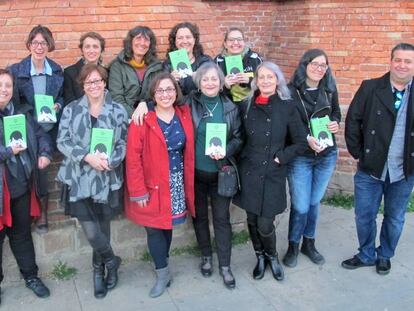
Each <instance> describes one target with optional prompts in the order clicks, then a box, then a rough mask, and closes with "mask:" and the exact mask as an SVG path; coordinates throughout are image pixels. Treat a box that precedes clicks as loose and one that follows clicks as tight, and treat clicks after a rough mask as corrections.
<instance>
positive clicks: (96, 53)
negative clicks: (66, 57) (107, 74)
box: [63, 32, 105, 106]
mask: <svg viewBox="0 0 414 311" xmlns="http://www.w3.org/2000/svg"><path fill="white" fill-rule="evenodd" d="M79 41H80V42H79V48H80V50H81V51H82V58H81V59H80V60H79V61H78V62H77V63H75V64H73V65H71V66H69V67H67V68H66V69H65V71H64V73H63V74H64V78H65V80H64V82H63V100H64V102H65V106H66V105H67V104H69V103H70V102H72V101H74V100H75V99H79V98H81V97H82V96H83V95H84V94H85V92H84V91H83V89H82V88H81V86H80V85H79V83H78V76H79V73H80V72H81V70H82V68H83V66H84V65H85V64H88V63H93V64H98V65H102V53H103V51H104V50H105V39H104V38H103V37H102V36H101V35H100V34H99V33H96V32H87V33H85V34H83V35H82V36H81V37H80V40H79Z"/></svg>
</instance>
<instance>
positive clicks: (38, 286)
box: [26, 276, 50, 298]
mask: <svg viewBox="0 0 414 311" xmlns="http://www.w3.org/2000/svg"><path fill="white" fill-rule="evenodd" d="M26 287H27V288H30V289H31V290H32V291H33V293H35V295H36V296H37V297H39V298H46V297H49V296H50V291H49V289H48V288H47V287H46V285H45V284H43V282H42V280H41V279H39V278H38V277H37V276H35V277H31V278H29V279H27V280H26Z"/></svg>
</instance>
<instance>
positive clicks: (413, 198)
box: [322, 193, 414, 214]
mask: <svg viewBox="0 0 414 311" xmlns="http://www.w3.org/2000/svg"><path fill="white" fill-rule="evenodd" d="M322 203H323V204H326V205H330V206H335V207H340V208H343V209H347V210H349V209H352V208H353V207H354V196H353V195H350V194H334V195H331V196H329V197H326V198H324V199H323V200H322ZM413 212H414V194H413V193H411V195H410V200H409V201H408V205H407V213H413ZM379 213H380V214H384V204H381V206H380V209H379Z"/></svg>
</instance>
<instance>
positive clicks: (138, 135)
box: [126, 73, 195, 298]
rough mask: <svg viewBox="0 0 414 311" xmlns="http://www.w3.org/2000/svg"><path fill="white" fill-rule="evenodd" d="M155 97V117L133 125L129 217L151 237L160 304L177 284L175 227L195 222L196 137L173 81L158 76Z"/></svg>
mask: <svg viewBox="0 0 414 311" xmlns="http://www.w3.org/2000/svg"><path fill="white" fill-rule="evenodd" d="M149 95H150V97H151V100H152V101H153V102H152V103H153V104H154V111H150V112H149V113H148V114H147V115H146V117H145V119H144V123H143V125H136V124H135V123H133V122H132V123H131V125H130V127H129V131H128V142H127V155H126V172H127V179H126V180H127V188H128V195H129V200H128V201H127V202H128V203H127V205H126V216H127V217H128V218H129V219H130V220H131V221H133V222H134V223H137V224H139V225H142V226H144V227H145V230H146V232H147V244H148V249H149V252H150V254H151V257H152V259H153V261H154V266H155V273H156V282H155V285H154V286H153V287H152V289H151V291H150V293H149V295H150V297H152V298H155V297H158V296H160V295H162V294H163V292H164V291H165V289H166V287H168V286H169V285H170V282H171V274H170V269H169V265H168V264H169V262H168V259H169V251H170V245H171V240H172V231H173V227H175V226H177V225H180V224H183V223H184V222H185V221H186V219H187V217H188V216H190V217H191V216H192V217H194V216H195V210H194V134H193V123H192V121H191V111H190V108H189V107H188V106H186V105H181V99H182V98H181V97H182V96H181V90H180V88H179V86H178V84H177V82H176V81H175V79H174V77H173V76H172V75H170V74H169V73H161V74H159V75H157V76H156V77H155V78H154V80H152V82H151V85H150V89H149Z"/></svg>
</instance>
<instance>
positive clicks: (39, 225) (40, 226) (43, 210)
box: [36, 195, 49, 234]
mask: <svg viewBox="0 0 414 311" xmlns="http://www.w3.org/2000/svg"><path fill="white" fill-rule="evenodd" d="M39 201H40V217H39V218H38V219H37V221H36V232H37V233H39V234H44V233H47V232H48V231H49V224H48V221H47V210H48V207H49V195H46V196H44V197H42V198H40V199H39Z"/></svg>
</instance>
